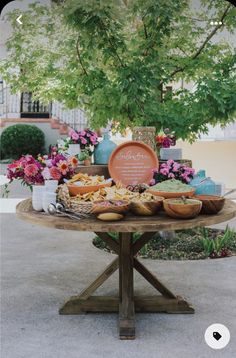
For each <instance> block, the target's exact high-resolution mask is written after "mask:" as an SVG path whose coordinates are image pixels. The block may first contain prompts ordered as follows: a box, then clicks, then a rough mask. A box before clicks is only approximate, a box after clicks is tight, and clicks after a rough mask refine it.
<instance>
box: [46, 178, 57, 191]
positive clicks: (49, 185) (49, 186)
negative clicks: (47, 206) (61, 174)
mask: <svg viewBox="0 0 236 358" xmlns="http://www.w3.org/2000/svg"><path fill="white" fill-rule="evenodd" d="M44 184H45V190H46V191H51V192H54V193H55V191H56V190H57V187H58V180H50V179H49V180H45V181H44Z"/></svg>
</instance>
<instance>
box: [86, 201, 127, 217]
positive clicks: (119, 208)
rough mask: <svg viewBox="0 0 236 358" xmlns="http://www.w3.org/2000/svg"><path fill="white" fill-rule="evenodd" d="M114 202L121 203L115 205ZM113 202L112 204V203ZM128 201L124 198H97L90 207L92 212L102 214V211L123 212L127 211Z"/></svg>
mask: <svg viewBox="0 0 236 358" xmlns="http://www.w3.org/2000/svg"><path fill="white" fill-rule="evenodd" d="M104 202H105V203H109V204H110V205H108V206H103V205H101V204H102V203H104ZM116 202H119V203H122V205H116ZM112 203H113V205H112ZM129 205H130V203H129V202H128V201H126V200H99V201H94V203H93V207H92V211H91V212H92V213H93V214H96V215H97V214H103V213H117V214H125V213H127V211H129Z"/></svg>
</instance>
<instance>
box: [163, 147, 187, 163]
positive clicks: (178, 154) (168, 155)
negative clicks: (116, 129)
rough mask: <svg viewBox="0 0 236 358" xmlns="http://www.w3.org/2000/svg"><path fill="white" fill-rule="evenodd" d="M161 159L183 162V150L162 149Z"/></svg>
mask: <svg viewBox="0 0 236 358" xmlns="http://www.w3.org/2000/svg"><path fill="white" fill-rule="evenodd" d="M160 157H161V159H162V160H169V159H173V160H181V159H182V149H181V148H161V149H160Z"/></svg>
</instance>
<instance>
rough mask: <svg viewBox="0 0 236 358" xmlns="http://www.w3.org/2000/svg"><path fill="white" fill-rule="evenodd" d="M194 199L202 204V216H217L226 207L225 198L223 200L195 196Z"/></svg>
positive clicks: (215, 197) (218, 197) (211, 196)
mask: <svg viewBox="0 0 236 358" xmlns="http://www.w3.org/2000/svg"><path fill="white" fill-rule="evenodd" d="M193 198H194V199H197V200H200V201H201V202H202V209H201V212H200V214H207V215H215V214H217V213H219V212H220V211H221V210H222V209H223V207H224V205H225V198H223V196H217V195H194V197H193Z"/></svg>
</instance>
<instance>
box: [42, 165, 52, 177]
mask: <svg viewBox="0 0 236 358" xmlns="http://www.w3.org/2000/svg"><path fill="white" fill-rule="evenodd" d="M42 176H43V179H45V180H48V179H51V173H50V170H49V168H48V167H46V168H44V169H43V170H42Z"/></svg>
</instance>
